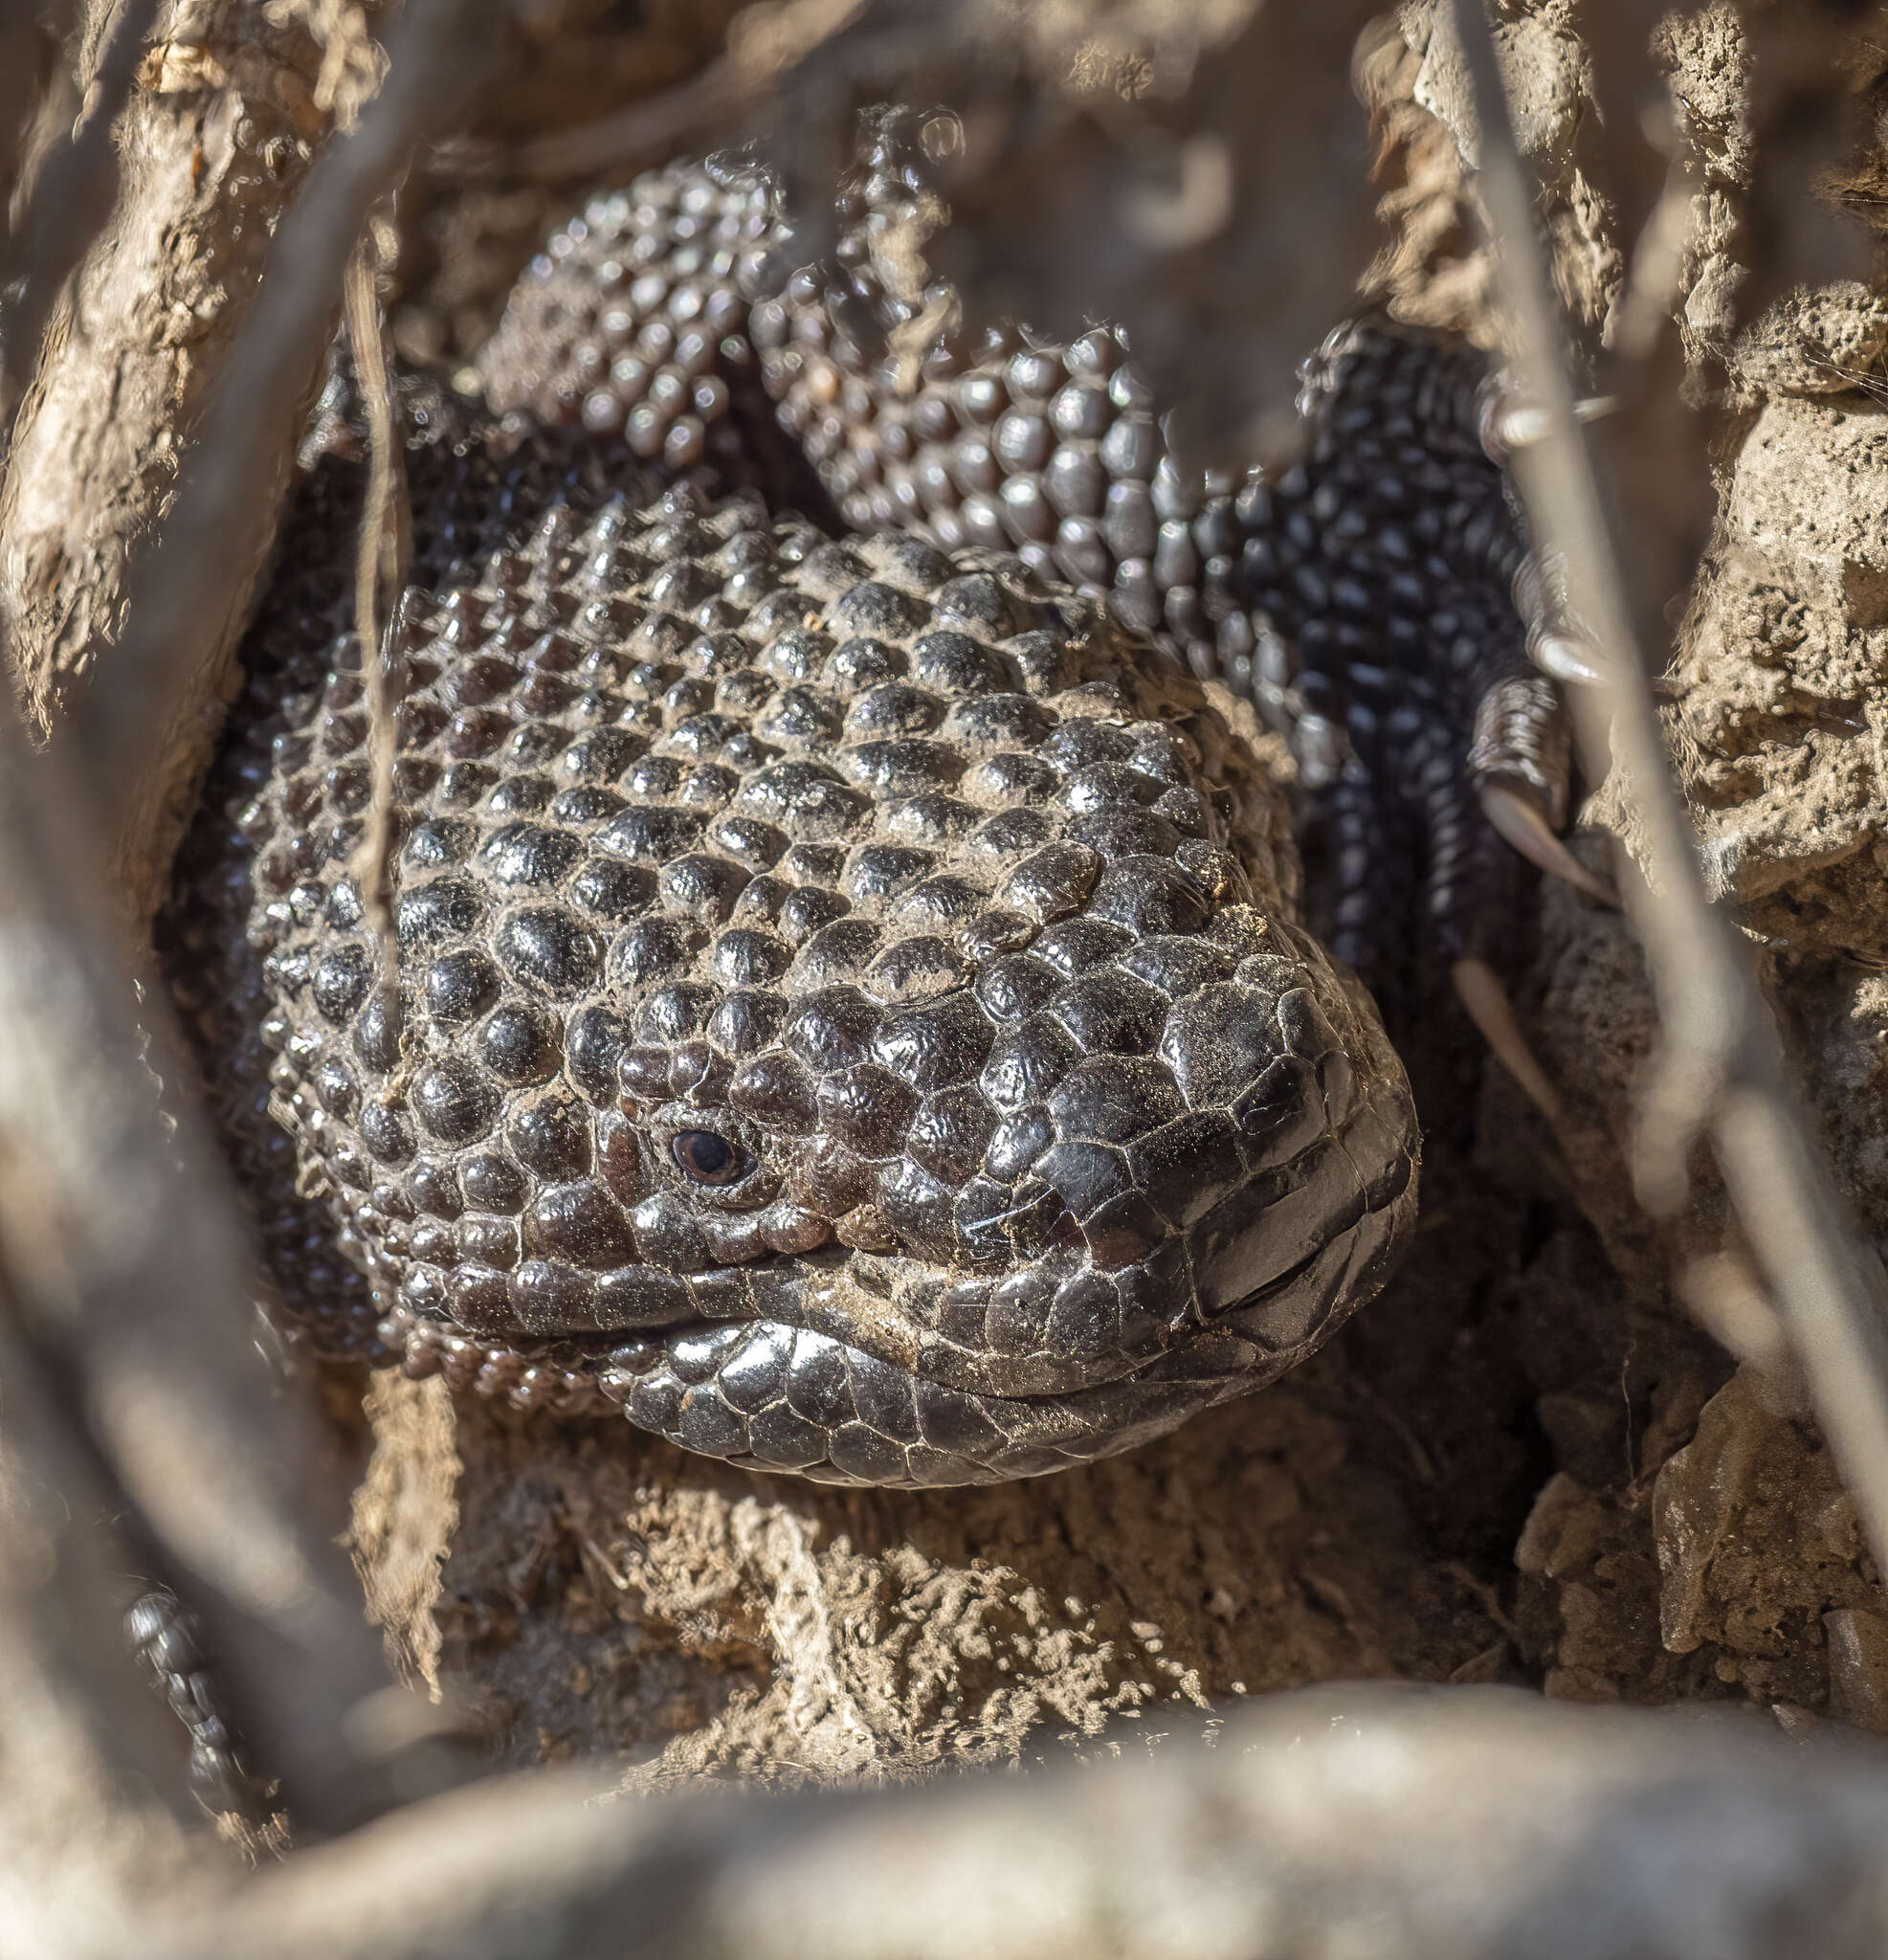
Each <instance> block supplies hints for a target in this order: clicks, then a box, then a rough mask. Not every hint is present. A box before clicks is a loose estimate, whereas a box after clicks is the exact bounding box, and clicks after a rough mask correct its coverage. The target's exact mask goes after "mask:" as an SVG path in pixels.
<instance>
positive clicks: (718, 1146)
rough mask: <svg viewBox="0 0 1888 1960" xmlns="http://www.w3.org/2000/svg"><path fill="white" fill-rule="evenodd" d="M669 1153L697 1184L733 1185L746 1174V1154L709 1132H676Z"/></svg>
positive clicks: (707, 1130) (693, 1130)
mask: <svg viewBox="0 0 1888 1960" xmlns="http://www.w3.org/2000/svg"><path fill="white" fill-rule="evenodd" d="M669 1154H670V1155H671V1156H672V1157H674V1158H675V1160H676V1163H677V1166H678V1167H679V1168H680V1169H681V1170H682V1171H683V1173H684V1174H685V1175H687V1176H689V1177H692V1178H693V1179H694V1180H695V1181H696V1183H697V1184H733V1183H735V1182H736V1181H737V1180H738V1179H740V1178H742V1177H744V1176H745V1175H746V1174H747V1169H748V1157H747V1153H746V1151H744V1149H742V1147H740V1145H738V1144H732V1143H730V1142H729V1141H728V1140H727V1138H726V1137H724V1136H719V1135H717V1134H716V1132H715V1131H713V1130H711V1129H684V1130H678V1131H677V1133H676V1136H675V1138H674V1140H673V1141H672V1142H671V1143H670V1145H669Z"/></svg>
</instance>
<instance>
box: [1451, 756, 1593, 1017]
mask: <svg viewBox="0 0 1888 1960" xmlns="http://www.w3.org/2000/svg"><path fill="white" fill-rule="evenodd" d="M1480 793H1481V810H1482V814H1483V815H1484V816H1486V817H1487V819H1488V821H1489V822H1490V823H1491V824H1492V825H1493V826H1494V827H1495V829H1496V830H1497V831H1498V832H1499V834H1500V835H1502V836H1503V837H1504V838H1505V839H1506V840H1507V841H1508V842H1509V843H1510V844H1512V845H1513V846H1514V848H1515V849H1516V850H1517V851H1519V852H1520V853H1521V855H1522V857H1525V858H1526V859H1527V861H1528V862H1529V863H1530V864H1536V865H1539V866H1540V868H1541V869H1542V870H1543V871H1544V872H1547V873H1549V874H1550V875H1552V876H1553V877H1555V878H1561V879H1565V880H1566V882H1567V883H1568V884H1570V885H1571V886H1572V887H1573V888H1574V890H1575V891H1581V892H1585V893H1586V894H1587V896H1588V898H1589V899H1596V900H1598V902H1600V903H1601V904H1602V905H1610V906H1613V907H1615V908H1616V907H1617V905H1618V903H1619V895H1618V893H1617V892H1615V891H1614V890H1613V888H1612V885H1611V884H1610V881H1609V880H1606V879H1604V878H1602V877H1600V875H1599V874H1598V873H1597V872H1594V871H1588V869H1587V867H1586V866H1585V865H1584V864H1582V863H1581V861H1580V860H1579V858H1577V857H1575V856H1574V855H1573V853H1572V852H1571V851H1569V850H1568V849H1567V848H1566V844H1565V843H1564V842H1563V841H1562V839H1561V838H1559V837H1557V836H1556V835H1554V832H1553V828H1552V826H1551V825H1550V824H1549V823H1548V822H1547V819H1546V817H1545V815H1544V813H1543V812H1542V811H1541V808H1540V806H1539V805H1538V804H1536V803H1534V802H1533V801H1532V800H1531V799H1530V798H1528V797H1526V796H1524V795H1522V792H1521V791H1519V790H1516V789H1513V788H1511V787H1510V786H1509V785H1508V784H1506V783H1484V784H1483V785H1482V786H1481V792H1480ZM1491 977H1492V976H1491ZM1464 998H1466V996H1464ZM1471 1012H1473V1010H1471Z"/></svg>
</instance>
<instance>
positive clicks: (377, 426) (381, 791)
mask: <svg viewBox="0 0 1888 1960" xmlns="http://www.w3.org/2000/svg"><path fill="white" fill-rule="evenodd" d="M346 316H347V331H348V339H349V341H350V343H351V344H352V346H353V350H354V367H355V372H356V373H357V374H358V376H359V377H360V384H361V393H362V395H363V397H364V398H365V402H366V415H367V451H368V465H367V496H366V509H365V510H364V511H363V512H362V514H361V536H360V542H359V545H358V546H357V548H356V552H355V560H354V633H355V637H356V638H357V639H358V640H359V641H360V643H361V678H362V683H363V685H364V687H365V689H366V707H367V722H368V727H369V731H370V733H369V744H368V755H369V765H370V769H371V774H372V785H371V793H370V797H369V801H368V807H367V821H366V829H365V831H364V832H363V834H362V836H361V841H360V843H359V844H358V845H356V846H355V849H354V855H353V857H352V859H351V860H350V862H349V866H348V868H349V870H351V871H352V872H353V874H354V878H355V880H356V882H357V883H358V884H359V885H360V887H361V901H362V904H363V906H364V907H365V909H366V917H367V924H368V926H369V928H370V929H371V930H372V932H373V933H374V935H375V937H376V938H377V939H378V940H379V941H380V945H381V965H382V968H383V969H384V970H385V972H386V973H387V975H388V976H389V978H390V977H391V976H392V973H393V969H394V967H395V964H396V962H397V959H398V954H399V948H398V947H397V946H396V945H395V943H394V938H393V894H392V879H393V872H392V861H393V847H394V823H393V764H394V760H395V749H396V747H397V746H398V744H397V741H396V732H397V731H396V729H395V725H394V720H393V713H394V708H395V705H396V702H395V693H396V689H395V684H394V683H395V675H394V672H393V663H394V661H395V660H396V658H397V657H398V650H399V624H400V621H399V604H400V593H401V590H402V588H403V587H404V586H405V585H406V582H407V565H408V561H409V559H410V558H411V549H412V538H411V528H412V527H411V522H410V517H409V512H408V509H407V472H406V459H405V457H404V456H403V454H402V452H401V446H400V432H399V430H398V428H397V426H396V424H395V420H394V404H393V383H392V379H391V377H390V376H389V372H388V365H387V329H386V325H385V323H384V322H383V321H382V319H381V311H380V301H379V299H378V297H377V296H376V295H375V292H374V269H373V254H372V250H371V247H370V246H369V244H368V243H367V242H366V241H365V240H364V241H363V242H362V244H361V246H360V248H359V249H358V250H357V251H356V252H355V254H354V256H353V257H352V258H351V259H350V260H349V261H348V264H347V299H346ZM383 621H384V622H385V625H384V626H383V624H382V622H383Z"/></svg>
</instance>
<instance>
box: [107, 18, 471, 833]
mask: <svg viewBox="0 0 1888 1960" xmlns="http://www.w3.org/2000/svg"><path fill="white" fill-rule="evenodd" d="M482 20H483V9H482V8H480V7H479V6H478V5H477V4H475V0H407V5H406V7H405V8H404V9H403V10H402V11H401V13H400V15H399V17H398V19H397V20H396V22H395V24H394V26H393V29H392V31H391V32H390V33H389V37H388V42H387V55H388V72H387V78H386V80H385V82H384V83H383V84H382V87H381V90H380V93H379V94H378V95H377V96H375V97H374V99H373V100H372V101H370V102H369V103H368V104H367V105H366V108H365V109H364V110H363V111H362V114H361V119H360V122H359V123H358V125H357V126H356V127H355V128H354V129H353V130H352V131H350V132H348V133H346V134H344V135H340V136H337V137H335V138H334V139H332V141H331V142H330V144H329V146H328V147H327V149H326V150H324V151H323V153H322V156H321V157H320V158H319V160H318V161H317V162H316V164H315V165H314V167H312V168H311V169H310V171H309V173H308V179H307V182H306V184H305V185H304V186H303V188H302V190H301V194H300V196H299V197H298V198H297V200H296V201H295V203H294V205H292V206H291V207H290V209H289V211H288V212H286V214H285V215H284V216H283V218H282V221H281V224H280V227H279V229H278V232H277V234H276V238H275V242H274V244H273V246H272V248H271V250H270V254H269V261H268V265H267V267H266V269H265V272H264V276H263V279H262V284H261V289H260V291H259V292H258V293H257V295H256V297H255V302H254V305H253V307H252V310H251V312H250V315H249V318H248V319H247V321H246V322H245V323H244V324H243V327H242V329H241V331H240V333H239V334H238V336H237V340H236V344H235V345H234V346H233V349H232V350H231V354H230V359H229V362H228V365H227V366H226V367H225V368H224V371H223V373H222V375H221V377H220V379H219V382H218V385H217V390H216V393H215V397H214V399H213V401H212V402H211V406H210V408H209V410H208V412H207V413H206V415H205V420H204V429H203V435H202V439H201V441H200V443H199V444H198V446H197V448H196V450H195V452H194V454H193V455H192V456H191V457H190V458H189V460H188V461H187V462H186V464H185V467H184V471H183V475H182V479H181V481H180V482H179V484H178V488H177V495H176V500H175V502H174V503H173V505H172V507H171V511H170V515H169V518H168V519H167V523H166V525H165V530H164V535H163V538H162V541H161V542H160V544H159V545H158V546H157V548H156V550H155V551H154V552H153V553H152V554H151V556H150V558H149V560H148V561H147V562H146V564H145V565H144V568H142V570H141V571H140V572H139V573H137V574H135V575H134V577H133V579H132V582H131V590H130V593H129V596H128V603H127V607H126V625H125V630H124V636H123V638H122V641H121V642H120V644H119V646H118V648H117V649H116V651H115V653H114V654H113V656H112V657H111V658H110V660H109V661H108V662H100V663H99V664H98V665H96V666H95V669H94V678H93V680H92V683H91V685H90V686H89V687H88V688H87V690H86V692H85V695H84V698H83V700H82V702H80V704H79V706H78V710H77V711H76V713H75V714H74V716H73V723H74V726H75V732H76V735H77V739H78V745H79V747H80V749H81V750H82V752H83V753H84V755H85V757H86V759H87V761H88V762H89V763H90V764H91V766H92V768H93V769H94V772H95V776H96V781H97V784H98V789H99V797H100V828H101V830H102V832H103V834H104V835H105V836H106V837H107V838H108V839H110V840H111V841H112V842H113V844H114V845H115V846H116V847H117V848H119V849H120V850H121V851H122V853H123V854H124V855H125V856H126V857H129V858H132V859H136V858H137V857H141V856H142V855H144V852H145V851H147V850H148V848H149V846H148V842H147V841H146V840H145V839H144V837H143V836H141V835H140V832H141V829H144V830H147V829H148V828H149V827H150V825H151V823H152V820H153V818H154V815H155V812H154V810H153V808H152V805H153V803H154V802H155V801H157V800H160V793H159V791H158V788H157V783H156V767H157V765H156V761H155V759H156V758H160V757H162V755H163V754H165V753H166V752H167V746H168V745H167V739H166V738H167V736H168V735H169V734H170V733H171V732H172V730H173V726H174V724H176V723H177V721H178V719H179V717H180V716H181V715H182V713H183V712H184V704H185V703H186V702H188V701H189V698H190V693H191V681H192V679H193V678H194V677H195V674H196V670H197V666H198V663H199V662H200V660H201V659H202V658H203V657H204V655H203V649H205V648H206V647H212V648H213V647H216V646H219V645H222V644H227V642H228V639H229V631H228V629H229V627H230V622H231V621H232V619H233V616H234V615H235V614H236V613H238V612H240V611H241V610H242V608H243V607H244V605H245V604H246V603H247V600H248V597H249V590H250V584H251V581H252V580H253V579H254V578H255V575H256V573H257V572H258V571H259V569H260V568H261V564H262V560H263V557H264V554H265V552H266V549H267V543H268V538H269V535H270V532H271V529H272V527H273V523H274V519H275V512H276V508H277V505H278V493H279V489H280V486H281V481H282V479H283V472H284V462H283V459H284V458H285V457H290V456H292V455H293V454H294V451H295V442H296V435H297V434H298V429H299V425H300V417H301V415H302V413H303V412H304V409H305V405H306V403H307V402H308V400H309V399H310V397H311V395H312V393H313V391H314V387H315V382H316V378H317V375H318V373H319V371H320V367H321V363H322V357H323V354H324V352H325V350H326V347H327V345H328V341H329V339H330V337H331V336H332V333H333V330H334V323H335V319H336V316H337V313H338V312H339V309H340V304H341V298H342V285H343V278H344V272H345V269H346V265H347V261H348V258H349V256H351V255H352V253H353V252H354V249H355V247H356V244H357V243H358V241H359V239H360V237H361V235H362V232H363V230H364V228H365V226H366V220H367V215H368V213H369V212H371V211H372V209H373V208H374V206H375V205H376V204H378V203H379V202H380V201H381V200H382V199H383V198H385V197H386V196H388V195H389V192H390V191H391V190H392V189H393V188H394V187H395V186H396V185H397V184H398V183H399V182H400V181H401V179H402V178H403V177H404V176H405V174H406V172H407V169H408V168H409V167H410V165H411V161H412V157H413V154H414V152H415V150H416V148H417V146H418V145H419V144H420V143H422V142H423V141H425V140H426V139H427V138H428V137H429V136H431V135H432V134H433V133H435V132H436V131H438V130H439V129H440V128H441V127H442V126H443V125H444V123H445V122H446V120H447V119H448V118H449V117H450V116H451V115H452V113H453V112H454V110H455V107H456V105H457V104H458V103H459V102H460V101H461V100H463V98H464V97H465V95H466V94H467V93H468V92H469V90H470V89H471V87H472V86H473V84H474V82H475V81H476V80H477V79H478V78H480V76H482V74H483V73H484V72H485V70H486V68H487V67H488V65H489V63H490V60H491V58H492V55H493V51H494V50H495V48H496V46H497V45H498V43H497V38H496V37H495V36H494V35H492V34H491V33H489V32H487V31H485V29H484V27H483V25H482ZM106 669H108V670H109V676H110V678H109V681H108V682H105V681H102V680H101V679H100V678H99V677H100V675H101V674H102V673H103V672H104V671H105V670H106Z"/></svg>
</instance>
